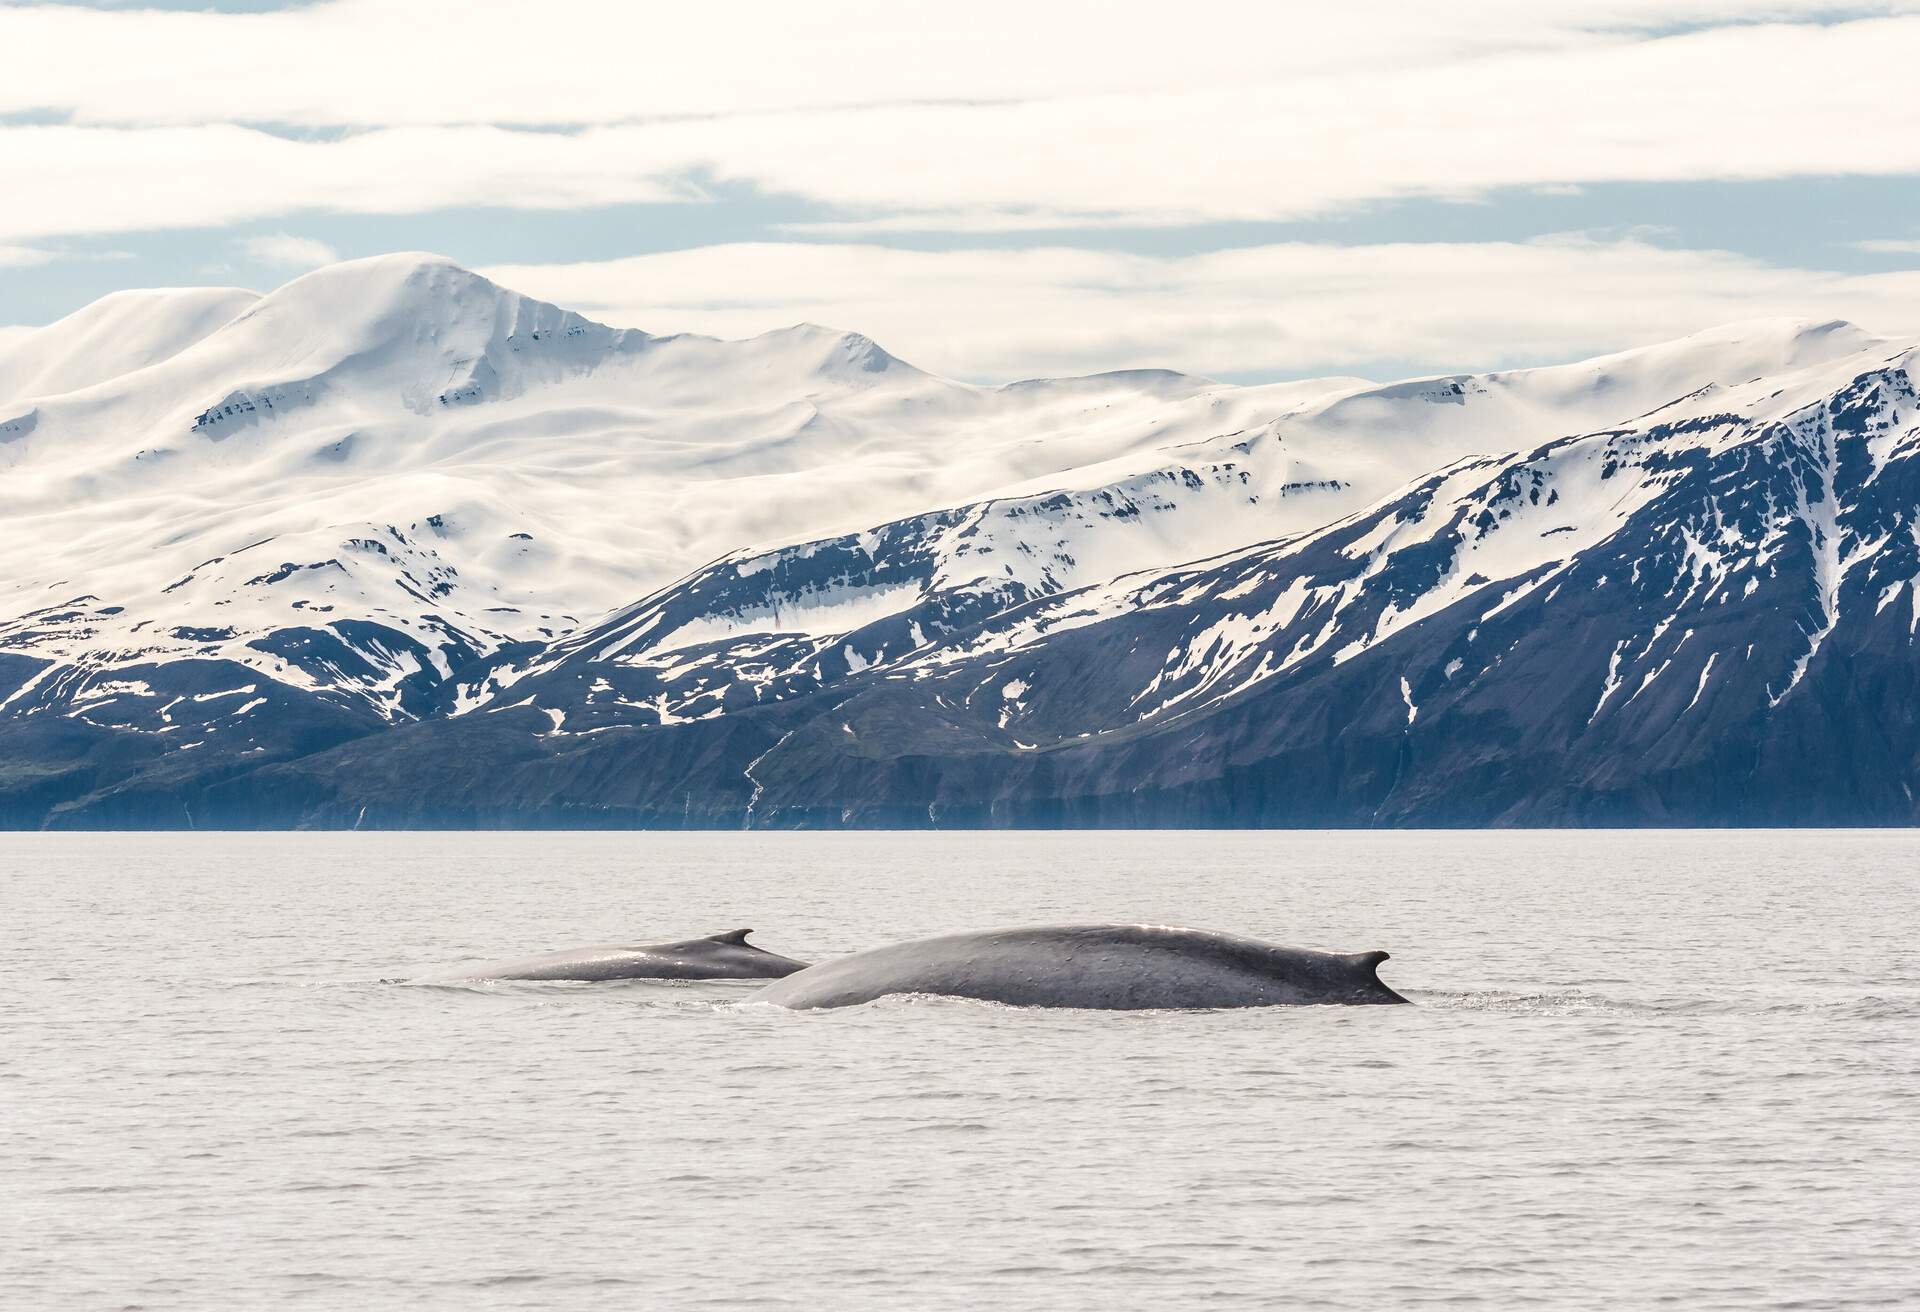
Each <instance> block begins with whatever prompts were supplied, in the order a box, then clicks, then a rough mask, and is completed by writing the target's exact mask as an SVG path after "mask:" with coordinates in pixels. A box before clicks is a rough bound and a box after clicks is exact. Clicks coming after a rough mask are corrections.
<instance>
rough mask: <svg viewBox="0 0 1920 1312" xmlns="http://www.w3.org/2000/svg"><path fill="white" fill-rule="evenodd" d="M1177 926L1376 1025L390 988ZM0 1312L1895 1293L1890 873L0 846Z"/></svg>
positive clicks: (1088, 851)
mask: <svg viewBox="0 0 1920 1312" xmlns="http://www.w3.org/2000/svg"><path fill="white" fill-rule="evenodd" d="M1069 920H1139V921H1153V922H1177V923H1185V924H1192V925H1199V926H1205V927H1209V928H1217V929H1226V930H1232V931H1237V932H1242V933H1247V934H1252V935H1255V936H1258V937H1262V938H1268V939H1273V940H1276V941H1279V942H1283V943H1293V944H1299V945H1304V946H1313V947H1324V948H1331V949H1338V950H1343V951H1358V950H1361V949H1368V948H1376V947H1381V948H1386V949H1388V950H1390V951H1391V952H1392V953H1393V960H1392V961H1390V962H1389V963H1388V964H1387V965H1386V966H1384V967H1383V968H1382V970H1381V976H1382V978H1383V979H1385V980H1386V981H1387V982H1388V983H1389V984H1391V985H1393V986H1394V987H1395V988H1397V989H1399V990H1400V991H1401V992H1403V993H1406V994H1408V995H1409V996H1410V997H1412V998H1413V999H1414V1000H1415V1001H1416V1002H1418V1003H1419V1004H1421V1005H1419V1006H1414V1007H1359V1008H1350V1009H1349V1008H1320V1007H1316V1008H1298V1009H1290V1008H1273V1009H1257V1010H1248V1011H1231V1012H1200V1013H1148V1014H1112V1013H1093V1012H1069V1011H1052V1012H1049V1011H1022V1010H1015V1009H1010V1008H1003V1007H996V1006H991V1005H986V1004H980V1003H970V1002H955V1001H938V1000H889V1001H884V1002H881V1003H878V1004H875V1005H872V1006H868V1007H861V1008H854V1009H851V1010H846V1011H837V1012H814V1013H787V1012H781V1011H777V1010H774V1009H772V1008H767V1007H757V1006H751V1005H742V1001H741V1000H742V999H743V998H744V997H745V996H746V994H748V993H749V992H751V990H752V986H751V985H745V986H742V985H668V984H643V983H628V984H614V985H582V984H495V985H477V986H472V987H466V986H454V987H448V986H431V985H414V984H393V983H382V982H381V981H382V980H383V979H388V978H392V977H395V976H406V975H409V974H411V973H414V972H419V971H424V970H425V969H427V968H429V967H434V966H440V965H443V964H448V963H453V962H458V961H460V960H462V959H468V958H474V957H504V956H514V955H521V954H525V953H528V952H532V951H536V950H541V949H548V948H559V947H566V946H570V945H574V944H584V943H591V942H596V941H611V940H626V941H643V942H644V941H659V940H663V939H671V938H680V937H692V936H696V935H701V934H708V933H714V932H717V931H720V930H725V929H732V928H736V927H739V926H742V925H751V926H753V927H754V928H755V929H757V930H758V931H759V932H758V934H757V935H756V938H757V940H758V941H759V942H760V943H762V944H763V945H764V946H766V947H768V948H771V949H773V950H775V951H778V952H783V953H787V954H789V955H793V956H799V957H804V958H818V957H827V956H830V955H833V954H836V953H842V952H848V951H851V950H854V949H857V948H861V947H866V946H871V945H875V944H879V943H884V942H888V941H891V940H895V939H901V938H909V937H917V936H921V935H925V934H931V933H936V932H941V931H946V930H955V929H969V928H987V927H992V926H999V925H1010V924H1023V923H1045V922H1058V921H1069ZM0 933H3V934H4V951H3V952H0V1218H4V1223H0V1306H5V1307H6V1308H9V1309H13V1308H20V1309H56V1310H60V1312H65V1310H66V1309H92V1308H123V1307H142V1308H167V1309H175V1308H178V1309H196V1310H203V1309H225V1308H247V1309H254V1308H266V1307H273V1308H280V1307H314V1308H451V1309H474V1308H483V1309H490V1308H513V1309H523V1308H567V1309H574V1308H601V1307H605V1308H668V1309H681V1308H757V1307H769V1308H787V1307H794V1308H808V1309H865V1308H876V1309H880V1308H884V1309H911V1310H913V1312H921V1310H925V1309H947V1308H953V1309H976V1308H988V1307H991V1308H996V1309H1001V1308H1005V1309H1046V1310H1048V1312H1056V1310H1059V1309H1080V1308H1088V1309H1093V1308H1098V1309H1102V1310H1103V1312H1112V1310H1113V1309H1130V1308H1139V1307H1169V1308H1189V1307H1210V1306H1219V1307H1247V1308H1253V1307H1273V1306H1281V1305H1284V1306H1287V1307H1290V1308H1341V1309H1367V1310H1368V1312H1377V1310H1378V1309H1381V1308H1408V1307H1416V1308H1417V1307H1429V1306H1449V1307H1487V1308H1501V1309H1507V1308H1516V1307H1523V1306H1529V1305H1532V1306H1542V1307H1552V1308H1608V1309H1616V1308H1643V1307H1653V1306H1656V1305H1661V1304H1669V1305H1672V1306H1674V1307H1677V1308H1683V1309H1687V1312H1698V1310H1700V1309H1719V1308H1727V1309H1742V1310H1743V1312H1744V1310H1746V1309H1756V1308H1842V1307H1844V1308H1856V1307H1888V1308H1914V1307H1920V1257H1917V1256H1916V1253H1917V1252H1920V948H1917V947H1916V944H1920V834H1911V833H1895V832H1877V833H1859V832H1849V833H1745V834H1740V833H1695V834H1670V833H1652V834H1648V833H1642V834H1632V833H1587V834H1579V833H1573V834H1568V833H1553V834H1516V833H1506V834H1287V833H1262V834H1254V833H1230V834H1216V833H1207V834H1184V833H1183V834H1174V833H1167V834H1131V833H1129V834H1080V833H1074V834H992V835H961V834H914V835H893V834H799V835H794V834H739V835H600V834H595V835H586V834H580V835H567V834H563V835H546V834H507V835H502V834H486V835H464V834H462V835H424V834H421V835H381V834H326V835H308V834H298V835H260V836H241V835H200V836H194V835H166V836H148V835H74V836H64V835H0Z"/></svg>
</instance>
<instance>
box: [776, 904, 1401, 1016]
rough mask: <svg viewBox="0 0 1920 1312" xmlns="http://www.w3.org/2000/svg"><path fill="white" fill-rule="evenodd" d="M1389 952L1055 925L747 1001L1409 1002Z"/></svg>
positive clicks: (828, 969) (1169, 930)
mask: <svg viewBox="0 0 1920 1312" xmlns="http://www.w3.org/2000/svg"><path fill="white" fill-rule="evenodd" d="M1386 959H1387V954H1386V953H1384V952H1359V953H1354V954H1352V955H1350V956H1349V955H1340V954H1336V953H1331V952H1312V951H1308V950H1306V949H1304V948H1286V947H1279V946H1276V945H1275V944H1272V943H1262V942H1260V941H1259V940H1257V939H1250V938H1240V937H1237V936H1235V935H1232V934H1217V933H1213V932H1211V931H1209V930H1203V929H1182V928H1176V927H1172V926H1163V925H1054V926H1039V927H1034V928H1025V929H998V930H987V931H984V932H980V933H971V934H948V935H945V936H944V937H941V938H928V939H920V940H917V941H915V942H910V943H894V944H891V945H889V946H887V947H882V948H873V949H871V950H869V951H866V952H856V953H854V954H853V955H852V956H848V957H841V958H839V959H838V960H835V961H828V962H824V963H822V964H820V965H817V966H809V967H808V968H807V969H805V970H803V971H800V972H799V973H797V974H794V975H789V976H787V977H786V978H785V979H782V980H778V981H776V982H775V983H772V984H769V985H768V986H767V987H766V988H764V989H761V990H760V991H759V992H757V993H755V994H753V995H752V996H751V997H750V998H749V999H748V1001H750V1002H766V1003H771V1004H773V1005H774V1006H779V1007H792V1008H796V1009H808V1008H814V1007H853V1006H858V1005H859V1004H861V1003H863V1002H872V1001H873V1000H874V999H875V998H882V997H886V996H887V995H889V994H895V993H931V994H941V995H946V996H950V997H958V998H978V999H980V1000H982V1001H985V1002H1002V1003H1006V1004H1008V1005H1010V1006H1015V1007H1087V1008H1094V1009H1099V1010H1107V1011H1136V1010H1150V1009H1158V1008H1210V1007H1285V1006H1310V1005H1317V1004H1326V1003H1387V1002H1405V1001H1406V999H1405V998H1403V997H1401V996H1400V995H1399V994H1398V993H1395V992H1394V991H1393V990H1392V989H1390V988H1388V987H1387V986H1386V985H1385V984H1382V983H1381V982H1380V980H1379V977H1378V976H1377V975H1375V974H1374V970H1375V968H1376V967H1378V966H1379V964H1380V963H1381V962H1383V961H1385V960H1386Z"/></svg>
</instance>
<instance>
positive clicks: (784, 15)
mask: <svg viewBox="0 0 1920 1312" xmlns="http://www.w3.org/2000/svg"><path fill="white" fill-rule="evenodd" d="M1916 10H1920V3H1914V2H1911V0H1878V2H1877V3H1876V2H1874V0H1868V2H1866V3H1861V0H1555V2H1554V3H1552V4H1541V3H1539V2H1538V0H1456V2H1455V3H1452V4H1447V5H1434V4H1431V3H1427V0H1345V2H1344V3H1342V4H1339V5H1298V4H1293V5H1289V4H1262V3H1257V2H1256V0H1187V2H1186V3H1184V4H1182V5H1181V6H1180V9H1179V11H1178V13H1177V15H1175V14H1170V13H1169V12H1168V10H1167V9H1166V7H1165V6H1164V5H1163V4H1160V3H1157V0H1048V3H1045V4H1034V3H1032V2H1031V0H973V2H972V3H969V4H967V5H925V4H886V3H876V2H875V0H811V3H808V4H804V5H796V4H791V3H786V2H785V0H740V2H739V3H734V4H727V5H674V6H667V5H635V4H632V3H630V0H569V3H567V4H566V5H565V6H563V7H560V8H559V9H558V10H556V11H555V12H552V13H545V14H542V15H540V16H539V19H538V21H530V19H529V17H528V14H527V11H526V10H525V8H524V7H523V6H519V5H513V4H503V3H477V4H476V3H474V2H473V0H334V2H333V3H326V4H313V5H303V6H300V7H298V8H292V9H287V10H283V11H279V12H274V13H266V14H221V13H206V12H200V13H189V12H163V11H149V10H135V11H133V12H125V11H122V12H102V11H99V10H94V9H87V8H79V7H73V6H42V7H12V6H10V7H8V8H7V9H4V10H0V49H6V50H9V51H11V52H15V54H16V56H17V57H16V58H14V59H11V60H9V66H8V70H7V77H6V78H5V79H4V81H0V112H6V111H47V110H53V111H61V112H70V113H72V114H73V115H74V116H75V117H76V119H78V120H79V121H81V122H95V123H209V122H235V121H243V122H273V123H290V124H334V125H347V126H361V125H367V124H446V123H539V124H578V123H608V122H617V121H626V120H634V119H645V118H659V117H663V116H666V117H684V116H704V115H727V114H741V113H754V112H764V111H786V110H794V109H803V108H819V107H824V106H849V105H851V106H870V105H881V104H888V103H892V104H904V103H920V104H925V103H932V102H968V103H975V104H980V103H986V102H1006V101H1017V100H1056V99H1063V98H1078V97H1085V96H1101V95H1110V94H1120V93H1125V94H1132V93H1138V92H1142V91H1151V92H1161V91H1176V92H1177V91H1198V90H1209V89H1213V88H1217V87H1223V86H1234V85H1259V84H1268V85H1283V84H1286V83H1289V82H1292V81H1294V80H1296V79H1297V78H1300V77H1302V76H1309V77H1314V78H1335V77H1345V76H1348V75H1352V76H1354V77H1355V78H1357V79H1358V81H1356V82H1355V83H1354V85H1353V94H1352V95H1348V96H1336V97H1335V98H1334V99H1332V100H1329V101H1328V102H1327V104H1326V108H1327V109H1329V110H1333V111H1336V112H1338V111H1343V110H1345V109H1348V108H1351V107H1352V105H1353V104H1354V103H1357V102H1360V101H1362V100H1363V99H1364V92H1365V91H1366V90H1367V89H1368V87H1369V85H1370V82H1369V79H1370V78H1373V77H1375V76H1377V75H1378V74H1381V73H1388V74H1391V73H1396V72H1401V71H1408V70H1419V69H1425V68H1432V67H1435V66H1437V65H1443V64H1449V63H1459V62H1463V61H1472V60H1477V59H1479V58H1482V57H1484V56H1487V55H1500V54H1503V53H1512V52H1520V53H1524V54H1527V55H1530V56H1541V57H1547V58H1551V57H1553V56H1555V55H1556V54H1558V53H1562V52H1566V51H1578V50H1593V49H1605V48H1607V47H1609V46H1612V45H1616V44H1619V43H1621V42H1622V41H1625V40H1630V39H1632V38H1633V37H1634V36H1635V35H1636V34H1641V33H1645V32H1648V31H1660V30H1666V31H1672V30H1675V29H1681V28H1687V27H1691V26H1695V25H1703V24H1704V25H1711V24H1716V23H1740V24H1751V23H1756V22H1766V21H1782V20H1784V21H1791V20H1795V19H1807V18H1828V19H1831V18H1834V17H1855V16H1859V15H1861V14H1873V13H1881V14H1893V13H1901V12H1913V11H1916ZM209 51H217V52H218V60H217V67H213V66H210V65H209V64H208V63H207V53H208V52H209ZM1884 67H1887V68H1889V69H1890V70H1897V69H1898V67H1899V65H1898V64H1897V63H1889V64H1887V65H1884ZM1328 89H1329V90H1337V88H1336V87H1334V86H1332V85H1329V87H1328ZM1786 89H1787V88H1785V87H1782V86H1778V85H1775V86H1770V87H1768V88H1766V92H1767V93H1768V94H1773V93H1778V92H1780V91H1783V90H1786ZM1766 98H1767V97H1766V95H1756V96H1755V97H1754V100H1755V102H1756V103H1758V102H1761V101H1764V100H1765V99H1766Z"/></svg>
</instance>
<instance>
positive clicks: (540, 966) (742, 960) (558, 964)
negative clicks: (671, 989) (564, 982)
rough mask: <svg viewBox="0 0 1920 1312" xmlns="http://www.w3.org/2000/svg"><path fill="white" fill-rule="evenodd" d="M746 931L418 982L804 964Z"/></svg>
mask: <svg viewBox="0 0 1920 1312" xmlns="http://www.w3.org/2000/svg"><path fill="white" fill-rule="evenodd" d="M751 933H753V931H752V930H750V929H736V930H731V931H729V932H728V933H725V934H714V935H712V936H711V937H709V938H691V939H688V940H686V941H685V942H684V943H650V944H645V945H632V944H625V943H602V944H597V945H595V946H592V947H584V948H573V949H571V950H569V951H566V952H547V953H543V954H541V955H540V956H537V957H522V958H520V959H519V960H517V961H492V962H486V963H484V964H481V965H477V966H465V967H461V968H460V969H458V970H452V971H447V972H444V973H441V974H437V975H429V976H425V977H424V978H425V979H426V980H427V981H429V982H432V981H439V982H452V981H455V980H472V979H553V980H560V979H575V980H610V979H780V978H782V977H783V976H787V975H791V974H793V973H794V972H795V971H798V970H804V969H806V965H807V963H806V962H804V961H795V960H794V959H793V958H791V957H783V956H780V955H779V954H778V953H773V952H768V951H766V950H765V949H763V948H758V947H755V946H754V945H753V944H751V943H749V942H747V935H749V934H751Z"/></svg>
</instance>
